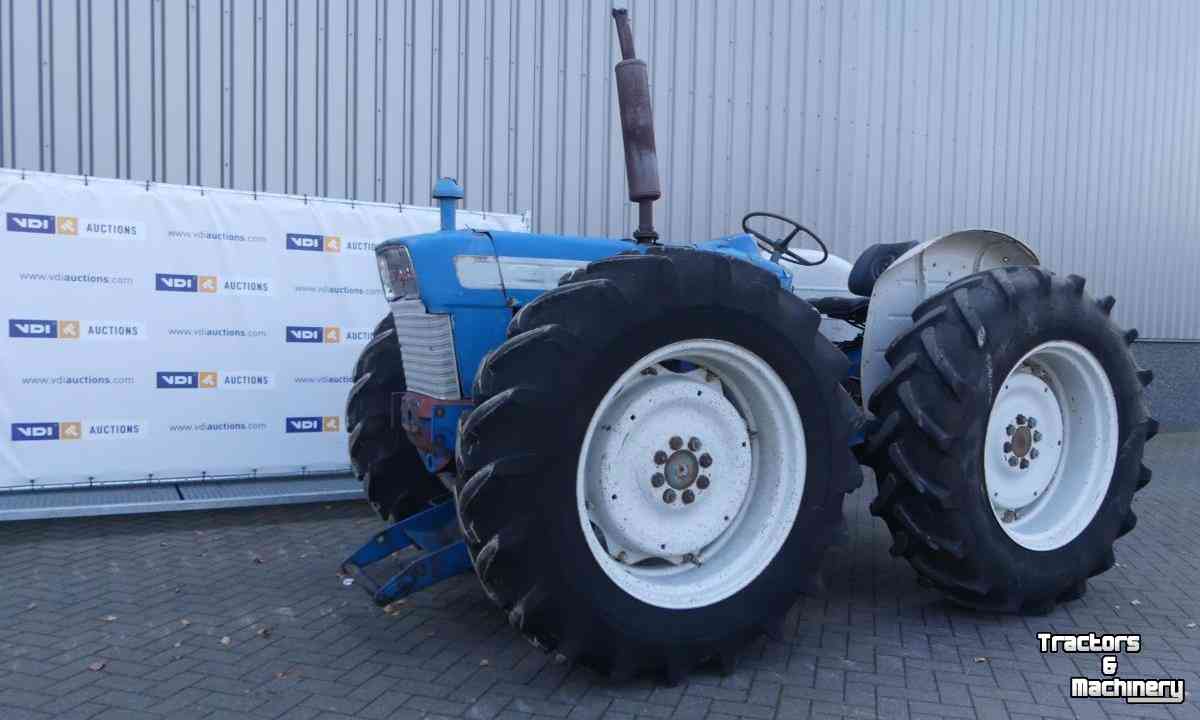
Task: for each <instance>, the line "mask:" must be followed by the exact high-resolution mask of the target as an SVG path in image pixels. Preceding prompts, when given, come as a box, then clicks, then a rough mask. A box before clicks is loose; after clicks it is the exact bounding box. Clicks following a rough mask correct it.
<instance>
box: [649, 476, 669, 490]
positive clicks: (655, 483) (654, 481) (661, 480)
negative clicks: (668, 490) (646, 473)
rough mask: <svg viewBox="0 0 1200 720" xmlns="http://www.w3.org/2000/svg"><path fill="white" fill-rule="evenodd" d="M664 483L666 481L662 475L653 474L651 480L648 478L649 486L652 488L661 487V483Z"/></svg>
mask: <svg viewBox="0 0 1200 720" xmlns="http://www.w3.org/2000/svg"><path fill="white" fill-rule="evenodd" d="M666 481H667V479H666V478H665V477H663V474H662V473H654V475H653V476H651V478H650V484H651V485H653V486H654V487H662V486H663V483H665V482H666Z"/></svg>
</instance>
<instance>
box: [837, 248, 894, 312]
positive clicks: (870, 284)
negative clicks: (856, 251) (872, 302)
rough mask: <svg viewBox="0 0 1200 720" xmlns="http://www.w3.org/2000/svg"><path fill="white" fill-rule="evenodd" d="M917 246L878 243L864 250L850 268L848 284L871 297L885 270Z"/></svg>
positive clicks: (854, 289)
mask: <svg viewBox="0 0 1200 720" xmlns="http://www.w3.org/2000/svg"><path fill="white" fill-rule="evenodd" d="M916 246H917V244H916V243H915V242H902V243H876V244H875V245H872V246H871V247H869V248H867V249H866V250H863V252H862V255H859V256H858V259H857V260H855V261H854V267H853V268H851V269H850V278H849V279H848V280H847V281H846V286H847V287H848V288H849V289H850V292H852V293H854V294H855V295H860V296H862V297H865V298H869V297H871V292H872V291H873V290H874V289H875V281H876V280H878V279H879V276H880V275H882V274H883V271H884V270H887V269H888V266H889V265H891V264H892V263H894V262H896V258H898V257H900V256H901V255H903V254H904V253H906V252H908V251H909V250H910V249H911V248H914V247H916ZM819 309H820V308H818V310H819ZM822 312H824V311H822Z"/></svg>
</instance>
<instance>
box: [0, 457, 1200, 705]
mask: <svg viewBox="0 0 1200 720" xmlns="http://www.w3.org/2000/svg"><path fill="white" fill-rule="evenodd" d="M1150 464H1151V466H1152V467H1153V468H1154V469H1155V480H1154V483H1153V484H1152V485H1151V486H1150V487H1149V488H1148V489H1147V490H1146V491H1145V492H1143V493H1142V494H1141V495H1140V496H1139V498H1138V501H1137V506H1138V508H1139V514H1140V516H1141V523H1140V524H1139V526H1138V528H1137V530H1136V531H1135V532H1134V533H1133V535H1131V536H1129V537H1128V538H1126V540H1125V541H1122V542H1121V543H1119V544H1118V550H1117V559H1118V562H1119V565H1118V567H1116V568H1115V569H1114V570H1112V571H1110V572H1109V573H1107V574H1106V575H1104V576H1103V577H1102V578H1100V579H1098V580H1096V581H1094V582H1093V583H1092V588H1091V591H1090V592H1089V594H1088V595H1087V596H1086V597H1085V598H1084V599H1083V600H1080V601H1076V602H1073V603H1070V604H1069V605H1067V606H1065V607H1063V608H1061V609H1060V610H1058V611H1056V612H1055V613H1054V614H1053V615H1051V616H1049V617H1044V618H1036V619H1022V618H1014V617H994V616H986V615H978V614H972V613H969V612H964V611H961V610H957V609H954V608H952V607H950V606H948V605H946V604H945V603H943V602H942V601H941V600H940V599H939V598H938V596H937V594H936V593H934V592H932V591H930V590H927V589H924V588H922V587H920V586H918V584H917V583H916V581H915V580H914V576H913V574H912V572H911V571H910V570H909V569H908V566H907V565H906V564H904V563H901V562H897V561H893V560H891V559H890V558H889V556H888V554H887V547H888V544H889V542H888V539H887V537H886V531H885V529H884V528H883V526H882V524H881V523H879V522H877V521H875V520H874V519H873V518H871V517H870V516H869V514H868V513H867V512H866V508H865V506H866V502H867V495H868V493H865V492H861V493H859V494H858V496H857V497H856V498H855V499H854V500H853V501H852V503H851V518H850V525H851V542H850V544H849V545H848V546H846V547H843V548H840V549H839V550H837V551H836V553H835V556H834V557H833V558H832V561H833V562H832V564H833V566H834V567H836V568H837V569H838V570H837V572H836V573H834V579H833V582H832V583H831V585H830V587H829V590H828V592H827V594H825V595H824V596H822V597H819V598H810V599H807V600H805V601H803V602H802V603H801V604H800V605H799V606H798V608H797V612H796V613H795V616H796V617H795V619H794V622H792V623H791V624H790V625H789V627H788V631H787V633H786V635H785V637H784V638H783V639H781V640H767V639H763V640H761V641H760V642H758V643H757V644H755V645H754V646H752V647H750V648H748V649H747V650H746V652H745V653H744V654H743V656H742V658H741V661H740V664H739V666H738V670H737V671H736V673H735V674H733V675H732V676H729V677H721V676H720V675H718V674H717V673H715V672H711V671H710V672H701V673H698V674H695V675H693V676H692V677H691V679H690V680H689V681H688V682H687V683H685V684H683V685H681V686H678V687H674V688H661V687H657V686H656V685H655V684H654V683H653V682H652V681H650V680H642V681H639V682H635V683H631V684H624V685H614V684H609V683H607V682H605V681H603V680H601V679H599V678H597V677H596V676H595V675H593V674H592V673H590V672H589V671H587V670H584V669H571V668H567V667H563V666H559V665H556V664H555V663H553V662H552V661H550V660H549V659H548V658H547V657H546V656H545V655H543V654H542V653H541V652H539V651H537V650H535V649H533V648H531V647H530V646H528V645H527V644H526V643H525V642H524V641H522V640H520V639H519V638H518V637H517V636H516V635H515V634H514V633H513V632H512V631H510V630H509V628H508V626H507V625H506V623H505V621H504V620H503V619H502V618H501V616H500V614H499V613H497V612H495V611H493V609H492V607H491V606H490V605H489V604H488V601H487V600H486V598H485V597H484V596H483V594H482V592H480V591H479V590H478V589H477V587H476V586H475V583H474V580H473V578H470V577H464V578H460V579H458V580H455V581H452V582H449V583H447V584H444V585H443V586H440V587H438V588H437V589H436V590H435V591H434V592H426V593H423V594H421V595H419V596H417V597H415V598H414V599H412V600H411V601H409V602H408V603H407V604H406V605H405V606H404V607H403V608H401V609H400V611H399V612H398V613H396V614H395V615H394V616H388V615H385V614H384V613H383V612H382V611H380V610H379V609H377V608H375V607H374V606H373V605H371V604H370V603H369V602H368V601H367V599H366V597H365V596H364V595H363V594H362V593H361V592H360V591H359V589H358V588H345V587H343V586H342V584H341V583H340V582H339V580H338V578H337V577H335V575H334V568H335V566H336V564H337V561H338V560H339V559H340V558H341V557H342V556H343V555H345V554H346V553H347V552H348V551H349V550H351V549H352V548H353V547H355V545H356V544H357V543H358V542H360V541H361V540H363V539H364V537H365V536H366V535H368V534H369V533H370V532H371V531H372V530H373V529H375V528H377V527H378V525H377V523H376V521H375V520H374V519H373V518H372V517H371V516H370V515H369V514H368V512H367V510H366V509H365V507H364V506H363V505H360V504H357V503H354V504H339V505H331V506H322V505H315V506H314V505H309V506H298V507H290V508H276V509H269V510H261V511H258V510H246V511H227V512H219V513H179V514H173V515H152V516H142V517H136V518H111V519H98V520H84V521H53V522H30V523H10V524H7V525H0V720H18V719H20V718H50V717H53V718H104V719H105V720H111V719H112V718H141V717H159V718H218V717H250V718H275V717H286V718H314V717H320V718H343V717H359V718H375V719H382V718H421V717H430V718H434V717H453V718H460V717H465V718H530V717H569V718H600V717H603V718H632V717H635V716H637V717H653V718H665V717H679V718H702V717H707V718H713V719H715V718H727V717H739V716H740V717H747V718H780V719H784V718H810V717H811V718H823V717H837V716H843V717H854V718H869V717H881V718H912V719H913V720H918V719H919V718H934V717H946V718H976V717H977V718H980V719H981V720H994V719H998V718H1004V717H1012V718H1020V719H1025V718H1033V717H1050V718H1070V717H1087V718H1103V717H1105V716H1108V717H1113V718H1116V717H1119V716H1131V717H1148V718H1163V719H1165V720H1173V719H1176V718H1200V710H1198V709H1197V706H1196V704H1195V703H1196V702H1197V700H1198V699H1200V675H1198V674H1197V667H1198V666H1200V629H1197V627H1196V625H1195V624H1196V622H1197V621H1200V552H1198V551H1197V548H1198V547H1200V530H1198V528H1200V482H1198V478H1197V475H1198V473H1197V468H1198V467H1200V435H1195V434H1193V435H1162V436H1160V437H1159V439H1158V440H1157V441H1156V443H1155V445H1154V447H1153V452H1152V454H1151V458H1150ZM1044 629H1056V630H1059V631H1069V630H1079V631H1085V632H1086V631H1093V630H1095V631H1099V630H1105V631H1110V632H1119V631H1138V632H1141V633H1143V643H1144V649H1143V651H1142V652H1141V653H1139V654H1138V655H1136V656H1122V658H1121V659H1120V670H1121V672H1122V673H1128V674H1130V675H1139V674H1142V675H1154V676H1176V677H1182V678H1185V679H1186V682H1187V683H1188V685H1189V687H1190V688H1191V692H1192V693H1193V694H1192V696H1191V697H1189V698H1188V701H1187V703H1186V704H1185V705H1183V706H1173V707H1169V708H1168V707H1165V706H1145V705H1127V704H1124V703H1122V702H1120V701H1110V700H1106V701H1086V702H1076V703H1073V704H1069V703H1068V702H1067V701H1066V699H1065V689H1066V687H1067V684H1068V677H1069V676H1070V675H1073V674H1076V673H1077V672H1079V673H1082V674H1086V675H1088V676H1090V677H1097V676H1098V675H1099V658H1098V657H1097V656H1094V655H1093V656H1077V659H1072V658H1069V657H1064V656H1042V655H1039V654H1038V652H1037V651H1036V644H1035V641H1034V633H1035V632H1036V631H1038V630H1044Z"/></svg>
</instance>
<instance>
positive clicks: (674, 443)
mask: <svg viewBox="0 0 1200 720" xmlns="http://www.w3.org/2000/svg"><path fill="white" fill-rule="evenodd" d="M668 444H669V445H670V446H671V449H672V450H678V449H679V448H681V447H683V438H681V437H679V436H678V435H676V436H675V437H673V438H671V442H670V443H668Z"/></svg>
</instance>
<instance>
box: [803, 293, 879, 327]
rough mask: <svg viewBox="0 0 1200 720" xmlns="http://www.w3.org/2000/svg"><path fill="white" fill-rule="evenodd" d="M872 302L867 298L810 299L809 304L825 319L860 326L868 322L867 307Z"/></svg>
mask: <svg viewBox="0 0 1200 720" xmlns="http://www.w3.org/2000/svg"><path fill="white" fill-rule="evenodd" d="M870 302H871V301H870V299H869V298H865V297H823V298H808V303H809V304H810V305H812V306H813V307H814V308H815V309H816V311H817V312H819V313H821V314H822V315H824V316H825V317H831V318H834V319H837V320H846V321H849V322H852V323H857V324H859V325H861V324H863V323H865V322H866V321H867V305H868V304H869V303H870Z"/></svg>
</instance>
